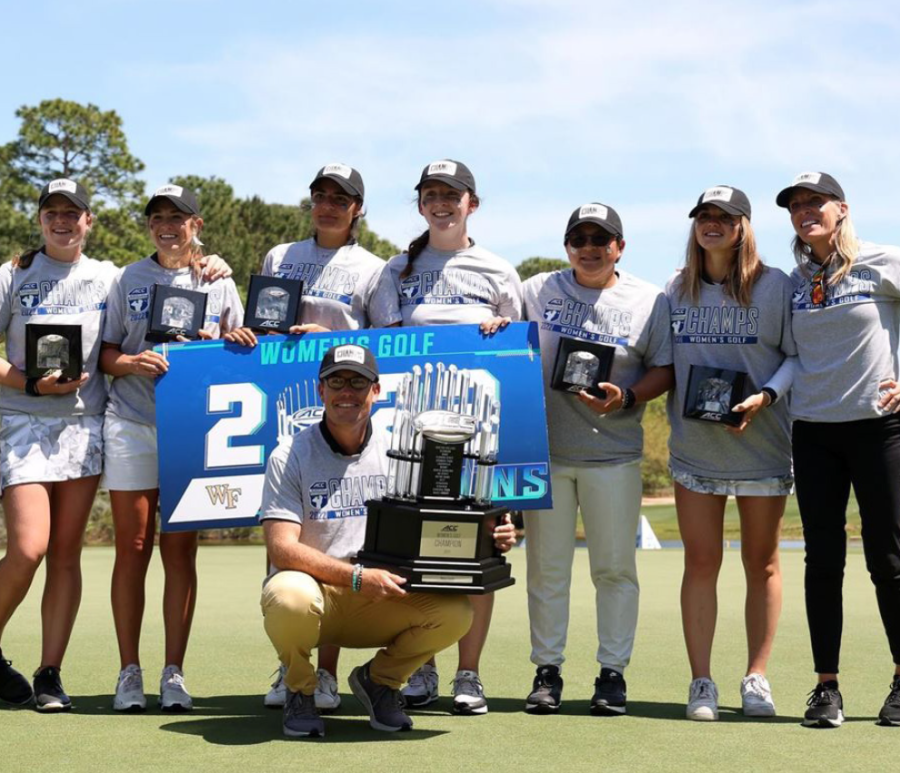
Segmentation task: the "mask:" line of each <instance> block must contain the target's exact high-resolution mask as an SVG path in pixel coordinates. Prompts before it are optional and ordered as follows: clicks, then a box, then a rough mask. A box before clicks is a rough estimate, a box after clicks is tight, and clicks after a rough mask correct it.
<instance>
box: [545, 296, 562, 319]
mask: <svg viewBox="0 0 900 773" xmlns="http://www.w3.org/2000/svg"><path fill="white" fill-rule="evenodd" d="M562 309H563V301H562V298H554V299H553V300H552V301H548V302H547V305H546V306H545V307H544V321H545V322H556V320H558V319H559V315H560V314H562Z"/></svg>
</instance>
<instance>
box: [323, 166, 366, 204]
mask: <svg viewBox="0 0 900 773" xmlns="http://www.w3.org/2000/svg"><path fill="white" fill-rule="evenodd" d="M319 180H334V181H335V182H336V183H337V184H338V185H340V186H341V190H342V191H344V193H348V194H350V195H351V196H358V197H359V198H361V199H364V198H365V195H366V186H365V185H363V179H362V175H361V174H360V173H359V172H357V171H356V170H355V169H354V168H353V167H352V166H347V165H346V164H325V166H323V167H322V168H321V169H320V170H319V171H318V172H316V176H315V179H313V181H312V182H311V183H310V184H309V188H310V190H312V187H313V186H314V185H315V184H316V183H317V182H319Z"/></svg>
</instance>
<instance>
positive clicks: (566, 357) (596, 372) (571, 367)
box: [550, 338, 616, 400]
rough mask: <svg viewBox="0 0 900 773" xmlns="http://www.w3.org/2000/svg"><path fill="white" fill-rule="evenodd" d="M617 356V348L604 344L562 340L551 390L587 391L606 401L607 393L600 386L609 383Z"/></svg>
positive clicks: (554, 367)
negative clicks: (615, 356)
mask: <svg viewBox="0 0 900 773" xmlns="http://www.w3.org/2000/svg"><path fill="white" fill-rule="evenodd" d="M615 353H616V350H615V348H614V347H612V346H606V345H605V344H597V343H593V342H592V341H582V340H581V339H579V338H560V339H559V349H557V351H556V361H555V362H554V364H553V375H552V376H551V378H550V388H551V389H558V390H560V391H563V392H572V393H578V392H580V391H581V390H584V391H585V392H587V393H588V394H589V395H593V396H594V397H599V398H600V399H601V400H604V399H606V390H605V389H600V388H599V387H598V386H597V384H598V383H600V382H604V381H605V382H608V381H609V374H610V371H611V370H612V363H613V356H614V355H615Z"/></svg>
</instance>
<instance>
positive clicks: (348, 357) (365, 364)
mask: <svg viewBox="0 0 900 773" xmlns="http://www.w3.org/2000/svg"><path fill="white" fill-rule="evenodd" d="M339 370H350V371H353V372H354V373H359V375H360V376H365V377H366V378H367V379H369V380H370V381H378V362H377V361H376V359H375V355H374V354H372V350H371V349H367V348H366V347H365V346H359V345H357V344H341V345H340V346H332V347H331V348H330V349H329V350H328V351H327V352H325V356H324V357H323V358H322V364H321V365H320V366H319V378H320V379H324V378H328V376H330V375H331V374H332V373H336V372H337V371H339Z"/></svg>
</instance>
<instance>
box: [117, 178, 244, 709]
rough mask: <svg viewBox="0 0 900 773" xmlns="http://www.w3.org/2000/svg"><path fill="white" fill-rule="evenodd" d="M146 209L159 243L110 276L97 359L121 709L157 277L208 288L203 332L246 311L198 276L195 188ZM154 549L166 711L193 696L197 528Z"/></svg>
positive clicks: (128, 681) (149, 548)
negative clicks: (160, 583)
mask: <svg viewBox="0 0 900 773" xmlns="http://www.w3.org/2000/svg"><path fill="white" fill-rule="evenodd" d="M144 214H145V215H146V217H147V227H148V230H149V232H150V238H151V239H152V241H153V244H154V246H155V247H156V252H155V253H154V254H153V255H151V256H149V257H147V258H144V259H143V260H139V261H137V262H136V263H132V264H131V265H129V266H127V267H126V268H124V269H123V270H122V272H121V274H120V275H119V276H118V277H117V279H116V281H115V282H114V284H113V287H112V289H111V290H110V294H109V313H108V315H107V318H106V323H105V325H104V329H103V349H102V351H101V354H100V368H101V369H102V370H103V372H104V373H106V374H108V375H109V376H111V377H112V381H111V384H110V397H109V405H108V407H107V413H106V423H105V426H104V432H103V435H104V486H105V487H106V488H108V489H109V494H110V503H111V505H112V514H113V525H114V527H115V540H116V561H115V565H114V567H113V577H112V609H113V620H114V621H115V626H116V638H117V640H118V645H119V657H120V661H121V671H120V672H119V678H118V682H117V684H116V693H115V697H114V699H113V708H114V709H115V710H116V711H124V712H132V711H143V710H144V709H145V708H146V705H147V703H146V698H145V696H144V687H143V678H142V671H141V666H140V662H141V661H140V651H139V649H140V636H141V626H142V622H143V615H144V605H145V598H144V596H145V589H144V585H145V581H146V576H147V569H148V567H149V564H150V559H151V557H152V554H153V542H154V535H155V531H156V508H157V503H158V501H159V476H158V462H157V444H156V405H155V397H154V391H153V384H154V379H155V378H156V377H157V376H160V375H162V374H164V373H165V372H166V371H167V370H168V367H169V365H168V362H167V360H166V359H165V357H164V356H163V355H162V354H159V353H158V352H155V351H153V346H154V344H152V343H149V342H147V341H146V340H145V336H146V334H147V327H148V324H149V319H148V317H149V313H150V297H151V291H152V289H153V287H154V286H155V285H160V286H166V287H181V288H185V289H192V290H196V291H199V292H202V293H205V294H206V295H207V297H208V300H207V305H206V315H205V319H204V320H203V327H202V331H201V335H202V337H205V338H215V337H218V336H219V335H220V334H221V333H223V332H228V331H229V330H232V329H234V328H236V327H237V326H238V325H239V324H240V323H241V321H242V319H243V315H244V312H243V307H242V305H241V300H240V297H239V296H238V294H237V288H236V287H235V286H234V282H233V281H232V280H231V279H215V280H204V279H203V278H202V277H201V278H200V279H199V280H198V278H197V276H198V273H199V272H197V271H195V267H196V265H197V264H199V263H200V262H201V258H202V256H201V249H200V248H201V247H202V243H201V242H200V239H199V236H200V232H201V230H202V228H203V219H202V217H201V215H200V207H199V204H198V202H197V198H196V196H195V195H194V193H193V191H190V190H188V189H187V188H183V187H182V186H179V185H166V186H163V187H162V188H159V189H158V190H157V191H156V192H155V193H154V194H153V196H152V197H151V198H150V201H149V202H148V203H147V207H146V209H145V212H144ZM159 549H160V555H161V557H162V562H163V568H164V570H165V589H164V592H163V622H164V627H165V667H164V668H163V671H162V675H161V677H160V687H159V705H160V708H162V710H163V711H172V712H177V711H189V710H190V709H191V708H193V700H192V698H191V696H190V694H189V693H188V691H187V688H186V686H185V682H184V673H183V670H182V669H183V666H184V658H185V653H186V651H187V645H188V639H189V637H190V631H191V623H192V621H193V614H194V605H195V603H196V598H197V565H196V564H197V532H167V533H164V534H161V535H160V538H159Z"/></svg>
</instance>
